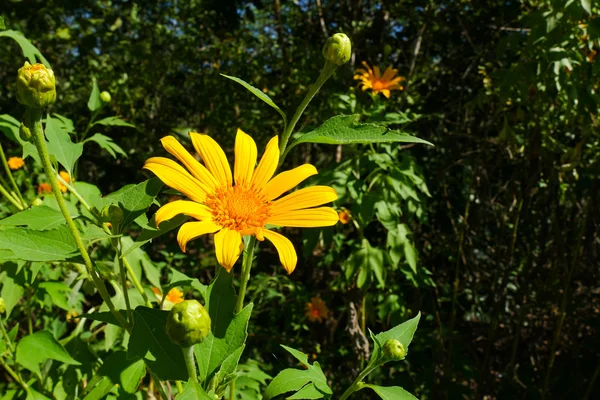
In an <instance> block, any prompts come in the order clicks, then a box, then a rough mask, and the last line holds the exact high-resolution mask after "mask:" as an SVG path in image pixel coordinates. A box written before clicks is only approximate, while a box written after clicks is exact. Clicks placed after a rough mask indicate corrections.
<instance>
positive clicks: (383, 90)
mask: <svg viewBox="0 0 600 400" xmlns="http://www.w3.org/2000/svg"><path fill="white" fill-rule="evenodd" d="M380 92H381V94H383V95H384V96H385V97H387V98H388V99H389V98H390V91H389V90H387V89H382V90H380Z"/></svg>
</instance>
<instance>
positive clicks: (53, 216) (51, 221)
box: [0, 205, 78, 231]
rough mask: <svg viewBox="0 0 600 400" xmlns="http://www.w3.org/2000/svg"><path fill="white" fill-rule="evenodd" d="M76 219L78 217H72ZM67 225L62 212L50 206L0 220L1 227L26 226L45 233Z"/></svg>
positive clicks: (36, 207)
mask: <svg viewBox="0 0 600 400" xmlns="http://www.w3.org/2000/svg"><path fill="white" fill-rule="evenodd" d="M71 217H73V218H76V217H78V215H71ZM64 223H65V217H64V216H63V215H62V213H61V212H60V211H57V210H55V209H53V208H51V207H48V206H44V205H41V206H34V207H31V208H30V209H27V210H24V211H20V212H18V213H16V214H13V215H11V216H10V217H8V218H4V219H2V220H0V226H24V227H26V228H29V229H34V230H38V231H45V230H48V229H53V228H56V227H58V226H59V225H63V224H64Z"/></svg>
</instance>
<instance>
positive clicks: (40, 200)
mask: <svg viewBox="0 0 600 400" xmlns="http://www.w3.org/2000/svg"><path fill="white" fill-rule="evenodd" d="M42 204H44V201H43V200H42V199H40V198H39V197H36V198H35V200H33V202H32V203H31V205H32V206H41V205H42Z"/></svg>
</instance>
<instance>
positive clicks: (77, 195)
mask: <svg viewBox="0 0 600 400" xmlns="http://www.w3.org/2000/svg"><path fill="white" fill-rule="evenodd" d="M56 179H58V180H59V181H60V183H62V184H63V185H64V186H65V187H66V188H67V189H68V190H69V192H71V194H72V195H73V196H75V197H76V198H77V200H79V202H80V203H81V205H82V206H84V207H85V209H86V210H88V211H89V212H90V213H92V214H93V212H92V207H91V206H90V205H89V204H88V202H87V201H85V199H84V198H83V197H82V196H81V195H80V194H79V192H78V191H77V190H76V189H75V187H73V186H71V184H69V183H68V182H67V181H65V180H64V179H63V178H62V176H60V175H58V174H57V175H56Z"/></svg>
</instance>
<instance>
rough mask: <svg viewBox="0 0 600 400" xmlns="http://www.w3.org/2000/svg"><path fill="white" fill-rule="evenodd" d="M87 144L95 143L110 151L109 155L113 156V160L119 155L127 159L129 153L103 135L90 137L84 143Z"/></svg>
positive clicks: (97, 134) (98, 134)
mask: <svg viewBox="0 0 600 400" xmlns="http://www.w3.org/2000/svg"><path fill="white" fill-rule="evenodd" d="M87 142H95V143H97V144H98V145H99V146H100V147H102V148H103V149H104V150H106V151H108V153H109V154H110V155H111V156H113V158H117V153H118V154H121V155H123V156H125V157H127V153H125V151H124V150H123V149H122V148H121V147H120V146H119V145H118V144H116V143H115V142H113V140H112V139H111V138H109V137H108V136H106V135H103V134H101V133H96V134H95V135H94V136H92V137H89V138H87V139H85V140H84V141H83V143H87Z"/></svg>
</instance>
